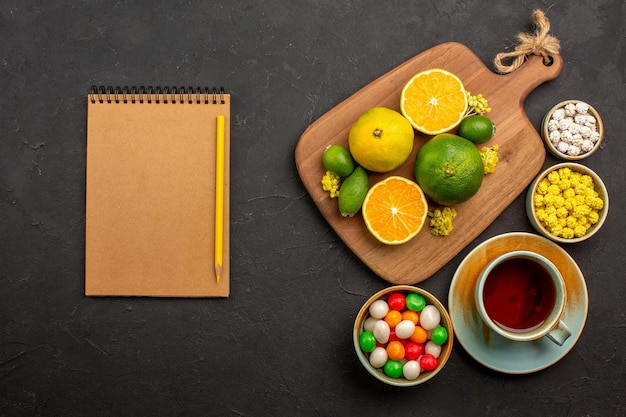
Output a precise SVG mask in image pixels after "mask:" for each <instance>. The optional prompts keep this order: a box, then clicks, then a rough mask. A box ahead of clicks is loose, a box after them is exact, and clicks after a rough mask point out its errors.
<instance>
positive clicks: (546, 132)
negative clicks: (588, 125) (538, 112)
mask: <svg viewBox="0 0 626 417" xmlns="http://www.w3.org/2000/svg"><path fill="white" fill-rule="evenodd" d="M578 103H583V104H586V105H587V106H588V110H587V113H588V114H589V115H591V116H593V117H594V118H595V120H596V122H595V128H594V130H595V131H596V132H597V133H598V135H599V138H598V140H597V141H596V142H595V143H594V144H593V148H592V149H591V150H590V151H587V152H584V153H581V154H579V155H569V154H567V153H563V152H561V151H559V149H557V147H556V145H555V144H554V143H553V142H552V141H551V140H550V119H551V118H552V115H553V114H554V112H555V111H556V110H558V109H563V108H565V106H566V105H568V104H574V105H576V104H578ZM541 136H542V137H543V141H544V142H545V144H546V148H548V151H549V152H550V153H551V154H552V155H554V156H556V157H557V158H559V159H563V160H566V161H577V160H580V159H584V158H587V157H589V156H591V155H593V154H594V153H595V152H596V151H597V150H598V149H599V148H600V145H601V144H602V139H603V138H604V124H603V123H602V118H601V117H600V114H599V113H598V112H597V110H596V109H594V108H593V107H592V106H590V105H589V104H587V103H585V102H583V101H581V100H565V101H562V102H560V103H559V104H557V105H556V106H554V107H552V108H551V109H550V111H548V112H547V113H546V115H545V116H544V118H543V121H542V122H541Z"/></svg>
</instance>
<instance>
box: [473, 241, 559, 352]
mask: <svg viewBox="0 0 626 417" xmlns="http://www.w3.org/2000/svg"><path fill="white" fill-rule="evenodd" d="M475 301H476V307H477V308H478V312H479V314H480V317H481V318H482V320H483V322H484V323H485V324H486V325H487V326H488V327H489V328H490V329H491V330H493V331H494V332H495V333H498V334H499V335H500V336H503V337H505V338H507V339H509V340H513V341H517V342H529V341H532V340H537V339H540V338H542V337H544V336H547V338H548V339H550V340H551V341H553V342H554V343H556V344H558V345H563V343H564V342H565V340H567V338H568V337H570V336H571V331H570V330H569V328H568V327H567V324H566V323H565V322H564V321H563V320H561V317H562V316H563V311H564V309H565V303H566V301H567V295H566V291H565V282H564V281H563V277H562V276H561V273H560V272H559V270H558V269H557V268H556V266H554V264H553V263H552V262H550V260H548V259H547V258H545V257H544V256H541V255H539V254H537V253H534V252H530V251H524V250H518V251H511V252H507V253H504V254H502V255H500V256H498V257H496V258H495V259H493V260H492V261H490V262H489V263H488V264H487V266H486V267H485V268H484V269H483V270H482V272H481V273H480V275H479V277H478V281H477V282H476V290H475Z"/></svg>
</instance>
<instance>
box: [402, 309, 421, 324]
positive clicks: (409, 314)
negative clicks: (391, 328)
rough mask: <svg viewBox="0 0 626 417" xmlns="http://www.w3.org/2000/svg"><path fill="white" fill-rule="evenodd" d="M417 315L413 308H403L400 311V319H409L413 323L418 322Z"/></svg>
mask: <svg viewBox="0 0 626 417" xmlns="http://www.w3.org/2000/svg"><path fill="white" fill-rule="evenodd" d="M419 317H420V316H419V314H417V313H416V312H415V311H413V310H405V311H404V312H403V313H402V320H410V321H412V322H413V324H417V323H418V322H419Z"/></svg>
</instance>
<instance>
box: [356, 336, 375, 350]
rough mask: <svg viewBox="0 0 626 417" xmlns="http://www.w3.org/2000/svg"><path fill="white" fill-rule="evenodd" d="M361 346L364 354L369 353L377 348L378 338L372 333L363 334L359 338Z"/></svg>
mask: <svg viewBox="0 0 626 417" xmlns="http://www.w3.org/2000/svg"><path fill="white" fill-rule="evenodd" d="M359 346H361V350H362V351H363V352H366V353H369V352H371V351H373V350H374V348H375V347H376V338H375V337H374V334H373V333H372V332H363V333H361V336H359Z"/></svg>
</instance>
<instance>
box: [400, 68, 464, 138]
mask: <svg viewBox="0 0 626 417" xmlns="http://www.w3.org/2000/svg"><path fill="white" fill-rule="evenodd" d="M400 110H401V112H402V114H403V115H404V117H406V118H407V119H408V120H409V122H411V125H413V127H414V128H415V129H416V130H418V131H420V132H422V133H424V134H426V135H437V134H439V133H443V132H448V131H450V130H452V129H453V128H455V127H456V126H457V125H458V124H459V123H461V120H463V117H465V114H466V113H467V95H466V93H465V87H464V86H463V83H462V82H461V80H460V79H459V77H457V76H456V75H454V74H452V73H451V72H449V71H446V70H444V69H440V68H434V69H430V70H426V71H422V72H419V73H417V74H415V75H414V76H413V77H412V78H411V79H410V80H409V81H408V82H407V83H406V84H405V85H404V88H403V89H402V95H401V97H400Z"/></svg>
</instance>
